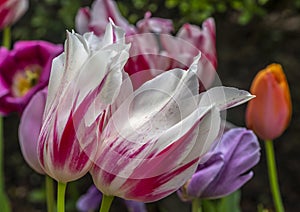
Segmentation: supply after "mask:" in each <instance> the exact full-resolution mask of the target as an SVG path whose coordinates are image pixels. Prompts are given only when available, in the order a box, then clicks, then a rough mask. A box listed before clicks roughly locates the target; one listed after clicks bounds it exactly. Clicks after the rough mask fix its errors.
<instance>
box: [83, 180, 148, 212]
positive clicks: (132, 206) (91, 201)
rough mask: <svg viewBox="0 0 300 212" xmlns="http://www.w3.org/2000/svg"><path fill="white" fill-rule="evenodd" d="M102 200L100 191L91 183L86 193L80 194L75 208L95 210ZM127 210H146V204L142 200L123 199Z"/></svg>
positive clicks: (143, 211) (142, 211) (133, 211)
mask: <svg viewBox="0 0 300 212" xmlns="http://www.w3.org/2000/svg"><path fill="white" fill-rule="evenodd" d="M101 200H102V193H101V192H100V191H99V190H98V189H97V188H96V187H95V186H94V185H93V186H91V187H90V188H89V189H88V191H87V193H86V194H84V195H82V196H81V197H80V198H79V200H78V201H77V209H78V210H79V211H82V212H84V211H93V210H97V208H98V207H99V205H100V203H101ZM124 203H125V205H126V207H127V209H128V211H129V212H146V211H147V209H146V205H145V204H144V203H143V202H137V201H133V200H124Z"/></svg>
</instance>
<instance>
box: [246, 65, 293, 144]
mask: <svg viewBox="0 0 300 212" xmlns="http://www.w3.org/2000/svg"><path fill="white" fill-rule="evenodd" d="M250 91H251V93H252V94H253V95H256V98H255V99H253V100H252V101H250V102H249V104H248V107H247V111H246V124H247V126H248V127H249V128H250V129H252V130H253V131H254V132H255V133H256V134H257V135H258V136H259V137H260V138H262V139H265V140H266V139H275V138H277V137H279V136H280V135H281V134H282V133H283V132H284V130H285V129H286V128H287V126H288V124H289V122H290V119H291V114H292V103H291V96H290V91H289V86H288V83H287V80H286V77H285V74H284V73H283V70H282V67H281V65H279V64H271V65H269V66H267V67H266V68H265V69H263V70H261V71H260V72H259V73H258V74H257V75H256V77H255V78H254V80H253V82H252V85H251V89H250Z"/></svg>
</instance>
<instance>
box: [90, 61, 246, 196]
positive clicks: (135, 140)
mask: <svg viewBox="0 0 300 212" xmlns="http://www.w3.org/2000/svg"><path fill="white" fill-rule="evenodd" d="M200 62H201V61H200V56H198V57H196V58H195V61H194V62H193V64H192V65H191V67H190V68H189V69H188V70H182V69H173V70H170V71H167V72H163V73H162V74H160V75H158V76H157V77H155V78H154V79H152V80H149V81H147V82H145V83H144V84H143V85H141V86H140V87H139V88H138V89H136V90H134V91H133V93H132V94H131V95H128V97H127V98H126V99H125V100H124V101H123V102H122V103H121V104H120V105H119V106H118V107H117V108H116V110H115V111H114V112H113V114H112V115H111V117H110V118H109V120H108V121H107V123H106V124H105V125H103V128H102V129H103V131H102V134H101V135H100V136H99V137H98V140H99V142H98V143H99V146H98V151H97V154H96V157H95V161H94V164H93V167H92V169H91V171H90V172H91V174H92V177H93V181H94V184H95V185H96V187H97V188H98V189H99V190H100V191H101V192H102V193H103V194H105V195H107V196H118V197H121V198H123V199H130V200H136V201H142V202H152V201H156V200H159V199H161V198H163V197H165V196H167V195H169V194H171V193H172V192H174V191H176V190H177V189H178V188H179V187H180V186H182V185H183V184H184V183H185V182H186V181H187V180H188V179H189V178H190V177H191V176H192V174H193V173H194V172H195V169H196V168H197V165H198V161H199V158H200V157H201V156H202V155H203V154H204V153H206V152H207V151H208V150H209V149H210V147H211V144H212V142H213V141H214V139H215V138H216V136H217V135H218V133H219V129H220V122H221V119H220V113H219V112H220V110H222V109H226V108H227V107H231V106H235V105H238V104H240V103H242V102H245V101H247V100H249V99H250V98H252V96H251V95H250V94H249V93H248V92H245V91H240V90H237V89H233V88H224V87H217V88H214V89H211V90H209V91H207V92H205V93H202V94H201V95H199V79H198V77H197V70H198V64H199V63H200ZM166 82H167V83H166ZM222 94H224V98H221V97H222Z"/></svg>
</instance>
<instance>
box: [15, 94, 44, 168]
mask: <svg viewBox="0 0 300 212" xmlns="http://www.w3.org/2000/svg"><path fill="white" fill-rule="evenodd" d="M46 97H47V88H45V89H43V90H41V91H39V92H37V93H36V94H35V95H34V96H33V97H32V99H31V100H30V102H29V103H28V105H27V106H26V108H25V110H24V112H23V114H22V117H21V121H20V125H19V142H20V147H21V152H22V154H23V157H24V159H25V161H26V162H27V163H28V164H29V166H30V167H31V168H32V169H34V170H35V171H36V172H38V173H40V174H44V171H43V169H42V167H41V165H40V163H39V159H38V154H37V145H38V138H39V133H40V130H41V127H42V120H43V113H44V108H45V105H46Z"/></svg>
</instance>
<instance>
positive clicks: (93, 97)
mask: <svg viewBox="0 0 300 212" xmlns="http://www.w3.org/2000/svg"><path fill="white" fill-rule="evenodd" d="M123 37H124V33H123V32H122V31H121V30H120V29H119V28H117V27H116V26H113V25H112V24H109V25H108V26H107V29H106V34H105V35H104V37H103V39H102V40H100V39H98V38H97V37H95V36H94V35H93V34H92V33H88V34H85V35H83V36H81V35H79V34H76V33H75V32H72V33H70V32H68V33H67V40H66V43H65V52H64V53H62V54H61V55H60V56H58V57H57V58H55V59H54V61H53V65H52V70H51V76H50V81H49V86H48V96H47V102H46V106H45V111H44V117H43V123H42V128H41V132H40V136H39V142H38V155H39V161H40V163H41V166H42V168H43V170H44V171H45V173H46V174H48V175H49V176H51V177H52V178H54V179H55V180H57V181H58V182H60V183H64V184H65V183H67V182H69V181H73V180H76V179H78V178H80V177H82V176H83V175H85V174H86V173H87V172H88V171H89V169H90V166H91V159H92V157H93V151H95V149H97V143H95V142H94V140H95V138H94V136H96V135H93V134H92V132H94V131H96V128H97V129H98V127H99V126H98V122H100V123H102V122H104V123H105V119H106V116H107V114H108V113H109V111H108V109H107V107H109V106H110V105H111V104H112V103H113V102H114V100H115V98H116V96H117V95H118V93H119V91H120V85H121V82H122V72H121V70H122V67H123V66H124V63H125V62H126V60H127V58H128V49H129V46H128V45H126V44H125V43H124V41H123V42H122V40H121V39H122V38H123ZM119 39H120V41H119ZM114 40H115V41H116V42H114Z"/></svg>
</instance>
